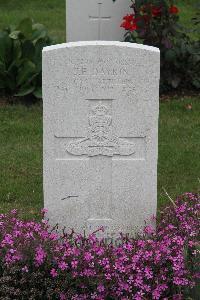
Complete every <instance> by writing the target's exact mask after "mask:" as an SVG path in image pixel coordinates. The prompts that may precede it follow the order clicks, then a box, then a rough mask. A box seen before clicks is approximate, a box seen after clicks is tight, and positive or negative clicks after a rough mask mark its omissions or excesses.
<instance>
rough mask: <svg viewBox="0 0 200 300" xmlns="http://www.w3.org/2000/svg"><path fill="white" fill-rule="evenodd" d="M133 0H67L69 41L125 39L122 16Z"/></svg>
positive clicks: (129, 10) (128, 10)
mask: <svg viewBox="0 0 200 300" xmlns="http://www.w3.org/2000/svg"><path fill="white" fill-rule="evenodd" d="M130 5H131V0H116V2H113V0H67V2H66V11H67V31H66V32H67V41H68V42H75V41H92V40H104V41H123V37H124V30H123V28H120V24H121V23H122V18H123V17H124V16H125V15H126V14H127V13H132V10H131V8H130Z"/></svg>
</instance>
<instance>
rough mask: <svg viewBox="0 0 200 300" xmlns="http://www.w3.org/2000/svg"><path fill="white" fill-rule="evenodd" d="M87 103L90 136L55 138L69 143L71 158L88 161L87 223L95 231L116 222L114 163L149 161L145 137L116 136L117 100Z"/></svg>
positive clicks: (76, 196)
mask: <svg viewBox="0 0 200 300" xmlns="http://www.w3.org/2000/svg"><path fill="white" fill-rule="evenodd" d="M87 100H88V102H89V112H88V134H87V136H85V137H73V138H66V137H59V136H55V137H56V138H62V139H65V140H66V141H67V144H66V146H65V152H66V154H67V155H68V157H69V158H68V159H79V160H80V159H81V160H86V161H87V170H86V174H88V175H87V176H88V184H89V185H88V191H87V192H88V197H87V198H88V199H87V207H88V211H89V216H88V220H87V224H88V226H89V228H92V227H93V225H94V224H99V226H101V225H104V224H110V223H112V222H113V220H112V207H113V204H114V203H113V199H112V198H113V195H112V184H113V183H112V181H113V179H112V176H113V164H114V165H115V164H117V163H119V162H120V161H123V160H124V161H126V160H145V136H132V137H130V136H129V137H126V136H124V137H121V136H118V135H116V133H115V130H114V126H113V125H114V124H113V121H114V120H113V116H112V102H113V100H114V99H101V100H100V99H87ZM73 157H74V158H73ZM61 160H62V159H61ZM63 196H65V197H64V198H63V199H62V200H67V199H69V198H79V195H77V194H75V195H71V194H70V195H67V196H66V195H63Z"/></svg>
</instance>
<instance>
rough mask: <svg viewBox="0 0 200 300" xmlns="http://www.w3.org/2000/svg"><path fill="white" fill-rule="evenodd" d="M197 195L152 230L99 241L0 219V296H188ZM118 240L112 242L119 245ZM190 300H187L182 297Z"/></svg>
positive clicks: (193, 274)
mask: <svg viewBox="0 0 200 300" xmlns="http://www.w3.org/2000/svg"><path fill="white" fill-rule="evenodd" d="M199 212H200V197H199V195H197V194H192V193H186V194H185V195H183V196H181V197H178V198H177V200H176V201H175V203H174V205H171V206H169V207H167V208H166V209H164V210H163V212H162V213H161V219H160V222H159V224H158V226H157V229H156V230H154V229H153V228H152V227H151V226H146V227H145V229H144V233H143V234H141V235H139V236H138V237H137V238H136V237H135V238H130V237H128V236H121V237H120V239H119V241H120V243H115V244H112V243H110V244H106V243H105V242H104V240H103V239H102V240H100V239H98V238H97V237H96V235H95V234H91V235H90V236H88V237H85V236H83V235H80V234H75V233H74V232H73V231H72V232H71V233H65V232H64V231H63V234H61V235H59V234H58V232H57V230H56V228H54V230H50V227H49V225H48V222H47V221H46V220H42V222H40V223H36V222H34V221H23V220H20V219H18V218H17V215H16V211H15V210H13V211H11V212H10V213H9V214H2V215H1V216H0V299H2V300H11V299H37V300H38V299H42V300H44V299H61V300H65V299H67V300H68V299H74V300H75V299H77V300H81V299H98V300H100V299H107V300H108V299H110V300H111V299H113V300H114V299H119V300H122V299H123V300H125V299H126V300H128V299H136V300H142V299H163V300H164V299H165V300H167V299H173V300H180V299H189V298H187V297H188V295H189V293H190V292H191V290H192V289H193V288H194V286H195V283H196V281H197V278H198V269H197V268H198V255H199V250H198V247H199V233H200V232H199V230H200V220H199V219H198V216H199ZM119 241H118V242H119ZM190 299H191V298H190Z"/></svg>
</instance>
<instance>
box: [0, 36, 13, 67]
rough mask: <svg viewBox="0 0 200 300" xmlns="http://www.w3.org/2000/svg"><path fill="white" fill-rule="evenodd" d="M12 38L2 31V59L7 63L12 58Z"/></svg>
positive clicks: (0, 54) (0, 41)
mask: <svg viewBox="0 0 200 300" xmlns="http://www.w3.org/2000/svg"><path fill="white" fill-rule="evenodd" d="M11 52H12V40H11V39H10V38H9V35H8V33H7V32H5V31H1V32H0V60H1V61H2V62H5V63H7V62H8V61H10V59H11Z"/></svg>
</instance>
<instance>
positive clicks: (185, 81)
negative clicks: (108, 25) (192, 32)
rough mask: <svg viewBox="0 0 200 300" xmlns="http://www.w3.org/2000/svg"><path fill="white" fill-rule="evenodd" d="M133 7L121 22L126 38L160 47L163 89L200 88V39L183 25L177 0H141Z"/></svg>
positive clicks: (163, 90)
mask: <svg viewBox="0 0 200 300" xmlns="http://www.w3.org/2000/svg"><path fill="white" fill-rule="evenodd" d="M132 8H133V14H132V15H128V16H125V17H124V20H123V22H122V24H121V26H122V27H123V28H125V30H126V33H125V41H128V42H136V43H143V44H145V45H150V46H155V47H158V48H159V49H160V51H161V91H162V92H165V91H168V90H171V89H177V88H188V89H194V88H195V89H198V88H200V79H199V78H200V42H199V41H195V40H191V38H190V37H189V35H188V34H187V33H186V32H185V30H184V28H183V27H182V26H181V25H180V23H179V8H178V7H176V6H175V5H174V1H173V0H137V1H135V3H133V4H132ZM195 21H196V25H198V22H197V19H195Z"/></svg>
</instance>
